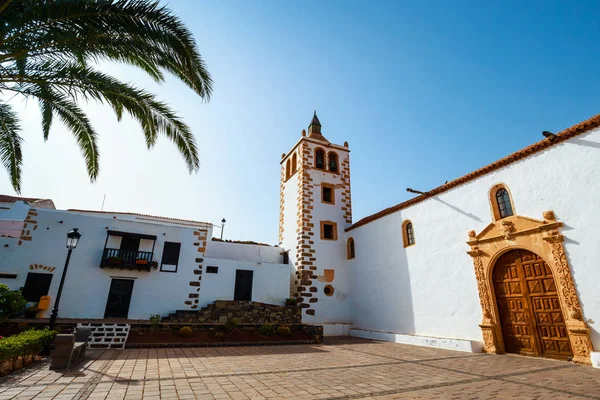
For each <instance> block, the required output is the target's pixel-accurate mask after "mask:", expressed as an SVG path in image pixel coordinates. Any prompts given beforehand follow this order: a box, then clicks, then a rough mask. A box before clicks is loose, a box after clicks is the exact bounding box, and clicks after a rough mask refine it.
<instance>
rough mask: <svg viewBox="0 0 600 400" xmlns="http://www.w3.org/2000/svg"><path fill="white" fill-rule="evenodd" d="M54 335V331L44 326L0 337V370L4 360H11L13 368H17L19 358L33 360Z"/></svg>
mask: <svg viewBox="0 0 600 400" xmlns="http://www.w3.org/2000/svg"><path fill="white" fill-rule="evenodd" d="M54 336H56V331H51V330H49V329H47V328H46V329H43V330H37V331H36V330H33V329H32V330H29V331H24V332H21V333H19V334H18V335H13V336H9V337H5V338H2V339H0V372H2V371H1V369H2V365H3V364H4V362H5V361H11V362H12V365H13V369H16V368H17V362H18V361H19V358H21V359H22V360H23V363H25V360H26V359H27V358H28V357H31V361H33V360H34V359H35V356H36V355H37V354H38V353H39V352H40V350H42V348H44V346H46V345H48V344H50V342H52V340H53V339H54Z"/></svg>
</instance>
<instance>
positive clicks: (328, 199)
mask: <svg viewBox="0 0 600 400" xmlns="http://www.w3.org/2000/svg"><path fill="white" fill-rule="evenodd" d="M322 200H323V203H328V204H333V203H334V201H333V188H331V187H328V186H323V198H322Z"/></svg>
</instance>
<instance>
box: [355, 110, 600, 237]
mask: <svg viewBox="0 0 600 400" xmlns="http://www.w3.org/2000/svg"><path fill="white" fill-rule="evenodd" d="M599 126H600V114H598V115H595V116H593V117H592V118H590V119H587V120H585V121H583V122H580V123H578V124H576V125H573V126H572V127H570V128H567V129H565V130H563V131H561V132H559V133H557V134H556V135H555V136H554V137H550V138H547V139H543V140H540V141H539V142H536V143H534V144H532V145H530V146H527V147H525V148H524V149H521V150H519V151H516V152H514V153H512V154H510V155H508V156H506V157H504V158H501V159H500V160H497V161H495V162H493V163H491V164H488V165H486V166H485V167H482V168H479V169H477V170H475V171H472V172H470V173H468V174H466V175H463V176H461V177H460V178H457V179H454V180H453V181H450V182H448V183H446V184H444V185H442V186H438V187H436V188H435V189H432V190H430V191H428V192H425V193H423V194H422V195H420V196H417V197H415V198H413V199H410V200H407V201H405V202H402V203H400V204H396V205H395V206H392V207H389V208H386V209H384V210H381V211H379V212H376V213H375V214H371V215H369V216H367V217H364V218H363V219H361V220H359V221H358V222H356V223H354V224H352V225H351V226H350V227H348V228H346V232H349V231H351V230H353V229H356V228H358V227H361V226H363V225H366V224H368V223H369V222H373V221H376V220H378V219H380V218H383V217H385V216H387V215H390V214H393V213H395V212H396V211H400V210H403V209H405V208H408V207H410V206H412V205H415V204H417V203H420V202H422V201H425V200H427V199H429V198H431V197H434V196H437V195H438V194H441V193H444V192H446V191H448V190H450V189H453V188H455V187H457V186H460V185H463V184H465V183H467V182H470V181H472V180H475V179H477V178H479V177H481V176H483V175H486V174H489V173H490V172H492V171H495V170H498V169H500V168H503V167H506V166H507V165H510V164H512V163H514V162H517V161H519V160H522V159H524V158H527V157H529V156H531V155H533V154H535V153H539V152H540V151H543V150H546V149H547V148H549V147H552V146H555V145H557V144H559V143H562V142H564V141H567V140H569V139H571V138H573V137H575V136H578V135H581V134H582V133H585V132H588V131H590V130H592V129H594V128H597V127H599Z"/></svg>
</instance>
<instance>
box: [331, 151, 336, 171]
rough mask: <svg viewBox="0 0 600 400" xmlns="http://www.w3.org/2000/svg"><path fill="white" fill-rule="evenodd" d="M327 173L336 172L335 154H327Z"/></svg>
mask: <svg viewBox="0 0 600 400" xmlns="http://www.w3.org/2000/svg"><path fill="white" fill-rule="evenodd" d="M329 171H331V172H338V156H337V154H336V153H334V152H331V153H329Z"/></svg>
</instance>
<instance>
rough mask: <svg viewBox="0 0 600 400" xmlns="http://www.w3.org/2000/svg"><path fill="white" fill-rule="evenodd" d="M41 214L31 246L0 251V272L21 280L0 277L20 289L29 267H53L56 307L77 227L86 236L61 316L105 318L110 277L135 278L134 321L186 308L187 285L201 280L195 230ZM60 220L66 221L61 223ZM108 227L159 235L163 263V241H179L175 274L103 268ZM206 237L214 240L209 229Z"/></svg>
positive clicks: (72, 265) (70, 214) (73, 259)
mask: <svg viewBox="0 0 600 400" xmlns="http://www.w3.org/2000/svg"><path fill="white" fill-rule="evenodd" d="M37 213H38V215H37V216H36V217H35V219H36V221H37V225H38V226H37V229H36V230H35V231H32V232H31V236H32V240H31V241H30V242H27V241H24V242H23V245H22V246H17V244H16V243H17V241H16V240H14V239H5V240H10V241H11V243H9V247H3V246H2V247H0V271H1V272H12V273H17V279H0V283H5V284H7V285H8V286H9V287H11V288H13V289H17V288H19V287H22V286H23V285H24V283H25V279H26V278H27V273H28V272H29V271H30V270H29V265H31V264H42V265H46V266H51V267H55V268H56V270H55V271H54V272H53V275H54V277H53V279H52V283H51V286H50V292H49V295H50V296H51V302H52V304H51V307H52V305H53V302H54V300H55V298H56V292H57V290H58V285H59V281H60V275H61V274H62V269H63V265H64V261H65V257H66V249H65V243H66V234H67V232H68V231H70V230H71V229H72V228H73V227H77V228H79V231H80V233H81V234H82V237H81V240H80V241H79V245H78V246H77V248H76V249H75V250H73V253H72V257H71V262H70V265H69V270H68V273H67V277H66V280H65V286H64V289H63V294H62V298H61V303H60V310H59V316H61V317H69V318H103V317H104V311H105V307H106V300H107V296H108V292H109V288H110V284H111V279H112V277H115V278H121V277H125V278H132V279H135V283H134V286H133V294H132V299H131V305H130V308H129V318H131V319H147V318H148V317H149V316H150V315H151V314H161V315H167V314H168V313H169V312H172V311H174V310H176V309H184V308H187V307H186V306H185V305H184V301H186V300H189V299H188V295H189V293H190V292H191V288H190V286H189V282H190V281H197V276H195V275H194V274H193V270H194V269H195V268H196V267H197V265H198V263H196V261H195V260H196V258H197V257H198V255H199V253H198V252H197V246H193V242H196V240H197V239H196V237H195V236H194V235H193V232H194V228H192V227H187V226H184V227H181V226H177V225H174V224H169V225H164V224H163V225H161V224H159V223H156V222H152V223H142V222H134V221H124V220H120V219H114V218H110V219H108V218H105V217H102V216H96V215H81V214H77V213H73V212H65V211H54V210H41V209H38V210H37ZM61 220H62V221H64V222H63V223H59V221H61ZM108 229H110V230H118V231H124V232H132V233H144V234H150V235H156V236H157V241H156V247H155V251H154V259H155V260H157V261H159V262H160V260H161V258H162V250H163V245H164V242H165V241H169V242H180V243H181V253H180V256H179V264H178V270H177V272H176V273H170V272H161V271H160V266H159V269H158V270H154V269H151V270H150V271H149V272H143V271H128V270H119V269H112V268H104V269H103V268H100V267H99V265H100V260H101V258H102V251H103V249H104V244H105V241H106V235H107V233H106V231H107V230H108ZM208 236H209V237H210V236H211V232H210V231H209V232H208ZM113 244H115V243H113ZM117 248H118V247H117ZM32 272H42V273H45V272H46V271H41V270H35V271H32ZM49 311H50V309H49V310H47V311H46V314H45V315H46V316H48V315H49Z"/></svg>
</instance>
